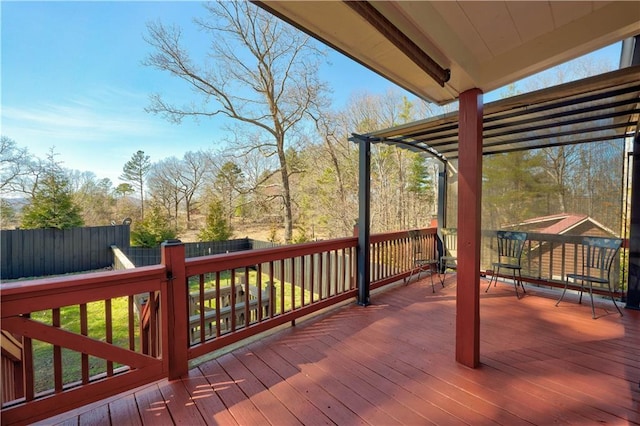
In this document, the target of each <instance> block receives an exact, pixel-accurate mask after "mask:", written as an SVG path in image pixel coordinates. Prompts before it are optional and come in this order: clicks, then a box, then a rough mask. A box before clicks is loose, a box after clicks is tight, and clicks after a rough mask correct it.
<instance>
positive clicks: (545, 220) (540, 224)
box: [508, 213, 615, 235]
mask: <svg viewBox="0 0 640 426" xmlns="http://www.w3.org/2000/svg"><path fill="white" fill-rule="evenodd" d="M586 222H590V223H591V224H593V225H594V226H597V227H598V228H600V229H602V230H604V231H606V232H608V233H610V234H611V235H615V232H613V231H612V230H610V229H609V228H607V227H606V226H604V225H603V224H601V223H599V222H598V221H596V220H594V219H593V218H591V217H589V216H587V215H584V214H575V213H560V214H555V215H550V216H540V217H534V218H531V219H527V220H525V221H523V222H520V223H518V224H517V225H512V226H509V227H508V228H511V227H513V228H516V227H517V228H526V229H527V230H528V231H531V232H539V233H541V234H557V235H562V234H568V233H569V232H570V231H571V230H572V229H575V228H576V227H578V226H580V225H582V224H584V223H586Z"/></svg>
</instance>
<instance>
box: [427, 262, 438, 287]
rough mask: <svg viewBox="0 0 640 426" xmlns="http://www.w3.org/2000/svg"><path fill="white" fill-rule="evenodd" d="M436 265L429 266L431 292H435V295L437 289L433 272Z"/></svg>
mask: <svg viewBox="0 0 640 426" xmlns="http://www.w3.org/2000/svg"><path fill="white" fill-rule="evenodd" d="M434 265H435V264H431V265H429V270H430V273H429V275H431V292H433V293H435V292H436V287H435V286H434V285H433V272H434V270H433V267H434Z"/></svg>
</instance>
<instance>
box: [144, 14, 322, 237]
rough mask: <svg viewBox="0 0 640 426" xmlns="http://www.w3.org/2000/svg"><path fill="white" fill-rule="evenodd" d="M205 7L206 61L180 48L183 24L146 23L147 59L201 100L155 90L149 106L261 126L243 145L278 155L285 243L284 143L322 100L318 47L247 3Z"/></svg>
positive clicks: (174, 115)
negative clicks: (174, 99)
mask: <svg viewBox="0 0 640 426" xmlns="http://www.w3.org/2000/svg"><path fill="white" fill-rule="evenodd" d="M205 7H206V9H207V11H208V17H207V18H206V19H198V20H196V24H197V25H198V26H199V27H200V28H201V29H202V30H204V31H206V32H209V33H210V34H211V36H212V43H211V51H210V54H209V55H208V56H207V58H209V59H210V60H211V62H207V60H203V62H202V65H197V64H196V63H195V61H194V60H193V59H192V57H191V56H190V54H189V52H188V51H187V49H186V47H185V46H183V45H182V39H181V37H182V33H181V30H180V28H177V27H167V26H165V25H163V24H162V23H151V24H149V25H148V36H147V37H146V41H147V42H148V43H149V44H150V45H151V46H152V47H153V48H154V49H155V51H154V53H152V54H151V55H150V56H149V57H148V58H147V59H146V61H145V64H146V65H148V66H151V67H155V68H157V69H159V70H162V71H166V72H168V73H170V74H171V75H173V76H175V77H177V78H179V79H181V80H183V81H184V82H185V83H187V85H188V86H189V87H190V88H191V89H192V90H193V91H194V92H195V93H196V95H198V96H200V97H201V101H200V102H197V103H196V102H194V103H192V104H190V105H185V106H177V105H173V104H171V103H170V102H167V101H165V100H164V99H163V98H162V96H161V95H159V94H155V95H152V97H151V106H150V107H149V109H148V110H149V111H151V112H154V113H158V114H162V115H164V116H165V117H166V118H168V119H169V120H173V121H175V122H180V121H181V120H182V119H183V118H185V117H193V118H198V117H213V116H217V115H222V116H226V117H228V118H231V119H233V120H237V121H238V123H240V124H244V125H249V126H252V128H254V129H256V130H258V132H259V133H260V135H261V137H260V138H256V139H254V140H251V141H247V142H245V150H253V149H259V150H260V151H261V152H263V153H264V154H265V155H275V156H277V158H278V162H279V174H280V182H281V185H282V188H281V192H280V194H281V198H282V202H283V206H284V222H285V240H286V241H287V242H289V241H291V238H292V229H293V216H292V208H291V207H292V205H291V204H292V202H291V189H290V182H289V177H290V170H289V165H288V163H287V157H286V145H287V140H288V135H289V133H290V132H291V131H292V130H293V128H294V127H295V126H297V125H298V124H300V123H301V122H302V121H303V120H304V118H305V112H306V111H307V110H308V109H309V108H310V107H311V106H313V105H315V104H319V103H323V102H324V99H323V96H322V95H323V93H324V91H325V87H324V85H323V84H322V83H321V82H320V81H319V79H318V73H317V70H318V68H319V60H320V58H321V57H322V56H321V53H322V52H321V51H319V50H318V49H317V47H316V44H315V43H314V42H313V41H312V40H311V39H310V38H309V37H308V36H306V35H304V34H303V33H301V32H300V31H297V30H295V29H294V28H292V27H290V26H288V25H287V24H285V23H283V22H281V21H280V20H278V19H277V18H275V17H274V16H273V15H271V14H268V13H266V12H264V11H262V10H261V9H259V8H257V7H256V6H254V5H252V4H251V3H249V2H217V3H213V4H207V5H206V6H205Z"/></svg>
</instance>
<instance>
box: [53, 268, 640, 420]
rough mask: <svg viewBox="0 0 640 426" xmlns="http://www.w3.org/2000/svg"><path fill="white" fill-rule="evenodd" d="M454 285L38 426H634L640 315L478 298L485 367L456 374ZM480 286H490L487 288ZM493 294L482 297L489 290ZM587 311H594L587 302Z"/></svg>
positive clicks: (542, 297)
mask: <svg viewBox="0 0 640 426" xmlns="http://www.w3.org/2000/svg"><path fill="white" fill-rule="evenodd" d="M454 277H455V276H452V277H451V278H448V282H447V285H446V287H445V288H444V289H443V288H441V287H440V286H436V293H435V294H433V293H432V292H431V283H430V281H429V279H428V278H427V279H422V280H421V281H419V282H416V283H412V284H410V285H408V286H406V287H399V288H396V289H393V290H390V291H388V292H386V293H383V294H379V295H376V296H374V297H372V301H373V305H371V306H369V307H367V308H362V307H359V306H355V305H349V306H346V307H343V308H340V309H338V310H337V311H334V312H332V313H330V314H326V315H324V316H322V317H319V318H316V319H313V320H311V321H307V322H304V323H300V324H298V325H297V326H296V327H293V328H290V329H287V330H285V331H283V332H279V333H277V334H275V335H273V336H270V337H268V338H266V339H262V340H260V341H258V342H255V343H252V344H250V345H248V346H246V347H243V348H241V349H237V350H235V351H233V352H231V353H228V354H225V355H222V356H220V357H218V358H217V359H215V360H213V361H209V362H207V363H204V364H202V365H200V366H199V367H198V368H194V369H192V370H191V371H190V372H189V374H188V376H186V377H183V378H182V379H181V380H178V381H175V382H171V383H170V382H167V381H161V382H158V383H155V384H152V385H149V386H146V387H144V388H141V389H138V390H136V391H135V392H132V393H129V394H126V395H120V396H118V397H114V398H111V399H109V400H105V401H101V402H99V403H95V404H92V405H91V406H86V407H84V408H83V409H79V410H76V411H74V412H72V413H65V414H62V415H59V416H56V417H54V418H51V419H48V420H46V421H44V422H41V424H47V425H49V424H65V425H71V424H74V425H75V424H80V425H83V424H93V425H98V424H99V425H108V424H112V425H127V424H131V425H137V424H149V425H162V424H187V425H197V424H222V425H233V424H241V425H267V424H274V425H294V424H306V425H316V424H338V425H353V424H374V425H399V424H403V425H425V424H441V425H457V424H468V425H489V424H502V425H519V424H528V425H531V424H536V425H550V424H580V425H585V424H610V425H620V424H640V388H639V382H640V312H638V311H628V310H624V314H625V316H624V317H623V318H620V316H619V315H618V314H617V313H616V312H615V309H614V308H613V306H611V305H609V306H608V308H607V304H606V303H604V302H603V303H602V304H601V305H600V306H599V307H598V308H597V309H596V313H597V314H598V315H599V316H600V317H599V318H598V319H597V320H593V319H591V308H590V306H589V304H588V303H587V304H584V303H583V304H582V305H578V304H577V303H576V302H577V297H573V296H570V297H566V298H565V300H566V302H564V303H562V304H561V305H560V307H555V306H554V304H555V297H556V295H557V294H558V293H553V294H549V293H548V292H546V291H542V290H536V289H534V288H532V287H530V286H527V289H528V293H527V296H526V297H524V298H522V299H520V300H517V299H516V297H515V295H514V290H513V286H512V285H503V284H498V286H497V287H496V288H492V289H491V291H490V292H489V293H488V294H485V293H484V286H483V288H482V290H481V295H482V299H481V321H482V325H481V361H482V366H481V367H480V368H478V369H476V370H472V369H469V368H466V367H463V366H461V365H459V364H457V363H456V362H455V360H454V358H455V355H454V350H455V349H454V347H455V346H454V343H455V342H454V341H455V315H456V312H455V294H456V289H455V281H454V280H455V278H454ZM481 284H485V283H484V282H481ZM485 285H486V284H485ZM587 300H588V299H587Z"/></svg>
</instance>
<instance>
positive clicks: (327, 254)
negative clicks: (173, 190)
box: [0, 229, 436, 424]
mask: <svg viewBox="0 0 640 426" xmlns="http://www.w3.org/2000/svg"><path fill="white" fill-rule="evenodd" d="M435 241H436V239H435V229H427V230H422V231H421V232H420V244H423V245H424V249H425V250H427V251H430V252H431V253H433V254H435V250H436V247H435ZM356 245H357V238H353V237H351V238H342V239H337V240H329V241H321V242H313V243H306V244H298V245H292V246H283V247H277V248H266V249H259V250H253V251H247V252H241V253H230V254H222V255H215V256H206V257H200V258H190V259H185V256H184V245H183V244H181V243H179V242H169V243H166V244H163V248H162V264H161V265H158V266H149V267H143V268H136V269H132V270H131V269H129V270H122V271H112V272H99V273H90V274H84V275H72V276H65V277H58V278H51V279H42V280H33V281H23V282H20V283H11V284H3V286H2V298H1V299H0V303H1V306H0V308H1V310H0V313H1V319H2V322H1V328H2V333H3V339H2V343H3V344H2V347H3V377H2V382H3V386H2V391H3V395H2V399H3V405H2V412H1V421H2V424H27V423H30V422H34V421H38V420H41V419H44V418H47V417H50V416H52V415H55V414H57V413H60V412H63V411H67V410H69V409H73V408H77V407H80V406H83V405H86V404H89V403H91V402H94V401H97V400H100V399H102V398H106V397H108V396H111V395H114V394H116V393H119V392H123V391H125V390H128V389H131V388H134V387H137V386H140V385H143V384H145V383H150V382H152V381H155V380H158V379H160V378H163V377H169V378H171V379H173V378H177V377H179V376H180V375H181V374H184V373H185V372H186V371H187V369H188V365H189V360H192V359H194V358H197V357H199V356H201V355H205V354H208V353H209V352H211V351H214V350H216V349H219V348H222V347H224V346H226V345H228V344H231V343H234V342H238V341H240V340H242V339H244V338H247V337H251V336H253V335H256V334H258V333H261V332H263V331H266V330H269V329H271V328H273V327H276V326H279V325H282V324H285V323H287V322H291V323H293V322H294V321H295V320H296V319H298V318H301V317H303V316H306V315H309V314H311V313H314V312H317V311H319V310H321V309H324V308H327V307H330V306H332V305H335V304H337V303H341V302H344V301H347V300H349V299H353V298H354V297H355V295H356V279H355V277H356V276H357V274H356V267H357V266H356V265H357V262H356V259H355V257H356V254H355V253H356ZM412 261H413V258H412V252H411V249H410V245H409V239H408V234H407V232H398V233H390V234H382V235H374V236H371V288H376V287H379V286H381V285H384V284H386V283H389V282H393V281H396V280H400V279H402V278H404V277H406V276H407V275H408V273H409V270H410V269H411V266H412ZM231 289H234V290H233V291H232V290H231ZM5 346H6V348H7V350H8V351H9V350H10V351H11V354H9V353H8V352H7V351H5ZM5 352H7V353H6V354H5ZM5 355H6V356H5ZM5 361H7V366H6V367H7V369H6V370H5V366H4V362H5ZM11 369H13V371H14V373H16V371H17V372H18V373H19V374H11V375H9V374H6V373H5V371H11ZM16 369H17V370H16Z"/></svg>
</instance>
